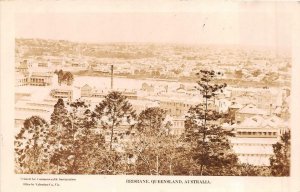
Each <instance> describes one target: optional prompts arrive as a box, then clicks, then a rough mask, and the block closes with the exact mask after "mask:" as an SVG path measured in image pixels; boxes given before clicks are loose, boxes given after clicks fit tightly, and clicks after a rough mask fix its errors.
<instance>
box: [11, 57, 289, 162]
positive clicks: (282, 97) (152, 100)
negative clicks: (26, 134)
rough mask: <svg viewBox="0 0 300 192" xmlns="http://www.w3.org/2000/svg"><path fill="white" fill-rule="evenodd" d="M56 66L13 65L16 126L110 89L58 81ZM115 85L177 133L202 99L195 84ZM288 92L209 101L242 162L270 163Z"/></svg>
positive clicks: (251, 92) (253, 92)
mask: <svg viewBox="0 0 300 192" xmlns="http://www.w3.org/2000/svg"><path fill="white" fill-rule="evenodd" d="M73 63H74V62H73ZM75 63H76V62H75ZM65 65H68V64H65ZM70 67H74V66H70ZM75 67H84V68H85V67H87V64H86V63H81V64H80V65H79V64H78V66H75ZM55 69H56V68H55V67H53V66H52V65H51V63H50V62H42V61H41V62H31V61H30V60H24V61H22V62H20V64H19V65H17V66H16V70H15V71H16V83H15V85H16V92H15V96H16V100H15V102H16V103H15V126H16V128H20V127H21V126H22V124H23V122H24V120H25V119H26V118H28V116H31V115H39V116H41V117H43V118H45V119H46V120H49V119H50V115H51V113H52V111H53V106H54V104H55V103H56V101H57V99H58V98H63V99H65V100H67V101H73V100H75V99H78V98H82V99H83V100H85V101H87V102H89V103H90V104H91V106H93V107H94V106H95V105H96V104H98V103H99V102H100V101H101V100H103V98H104V97H105V95H107V94H108V93H109V92H110V91H111V90H112V89H102V88H96V87H94V86H92V85H88V84H85V85H83V86H81V87H76V86H67V85H57V75H55V74H54V71H55ZM114 90H118V91H121V92H122V93H123V95H125V96H126V97H127V98H128V99H129V101H130V103H131V104H132V105H133V107H134V109H135V110H136V111H137V113H139V112H141V111H142V110H144V109H146V108H148V107H160V108H162V109H164V110H165V111H166V112H167V115H168V117H169V118H168V120H169V121H170V122H171V127H170V132H169V133H170V134H173V135H178V136H179V135H181V134H182V133H183V132H184V121H185V115H186V114H187V112H188V110H189V108H190V107H191V106H194V105H197V104H199V103H200V102H201V101H202V97H201V96H200V95H199V92H198V91H197V90H196V89H195V87H194V85H190V84H180V83H179V82H177V83H169V82H167V81H165V82H163V83H158V84H153V83H146V82H144V83H142V84H141V86H140V89H138V90H130V89H114ZM289 95H290V91H289V88H288V87H287V88H268V87H264V88H250V87H247V88H242V87H227V88H226V90H225V91H224V92H223V93H220V94H219V95H218V97H216V98H214V99H213V100H210V101H209V104H208V107H209V108H210V109H214V110H217V111H219V112H220V113H226V114H228V119H227V121H226V122H222V126H223V127H224V128H226V129H232V130H233V131H234V132H235V134H236V136H235V137H233V138H231V139H230V141H231V143H232V145H233V149H234V151H235V152H236V154H237V155H238V157H239V159H240V161H241V162H244V163H251V164H254V165H268V164H269V158H270V156H271V155H272V154H273V151H272V144H274V143H276V142H277V141H278V140H279V137H280V135H282V133H284V132H286V131H287V130H288V129H289V124H288V121H289V97H290V96H289ZM122 126H123V127H121V128H120V130H119V133H118V135H119V137H122V138H123V137H124V138H126V137H125V136H124V134H125V132H126V131H125V132H124V130H125V128H126V127H127V126H128V125H122ZM123 129H124V130H123Z"/></svg>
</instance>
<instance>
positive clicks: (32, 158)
mask: <svg viewBox="0 0 300 192" xmlns="http://www.w3.org/2000/svg"><path fill="white" fill-rule="evenodd" d="M48 127H49V126H48V123H47V122H46V121H45V120H44V119H42V118H41V117H38V116H32V117H30V118H28V119H26V120H25V121H24V126H23V127H22V128H21V130H20V132H19V133H18V134H17V136H16V137H15V152H16V163H17V165H18V168H19V170H16V171H17V172H18V173H23V174H41V173H47V167H48V158H49V144H48Z"/></svg>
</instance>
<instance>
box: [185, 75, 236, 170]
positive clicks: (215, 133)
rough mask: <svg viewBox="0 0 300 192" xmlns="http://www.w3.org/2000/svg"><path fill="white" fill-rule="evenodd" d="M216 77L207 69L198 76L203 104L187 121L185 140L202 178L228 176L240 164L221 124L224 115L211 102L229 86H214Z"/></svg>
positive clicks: (199, 105)
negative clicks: (188, 144) (206, 176)
mask: <svg viewBox="0 0 300 192" xmlns="http://www.w3.org/2000/svg"><path fill="white" fill-rule="evenodd" d="M216 75H220V73H215V72H214V71H208V70H200V73H197V76H198V77H199V80H198V81H197V84H198V86H197V87H196V88H197V89H198V90H199V92H200V94H201V95H202V96H203V101H202V103H200V104H198V105H196V106H192V107H191V108H190V109H189V111H188V114H187V116H186V120H185V137H186V141H187V142H189V143H190V151H191V157H192V158H193V159H194V160H195V161H196V162H197V164H198V165H199V167H198V171H197V174H200V175H225V174H226V170H229V169H230V168H231V167H230V166H232V165H234V164H236V163H237V156H236V155H235V154H234V153H233V151H232V150H231V145H230V143H229V140H228V137H229V136H233V134H232V132H231V131H228V130H225V129H223V128H222V127H221V126H220V125H219V121H220V119H221V118H222V114H220V113H218V112H217V111H216V110H215V109H214V107H213V103H212V102H211V101H212V100H213V99H214V98H215V97H216V95H217V94H218V93H219V92H222V89H224V88H225V87H226V84H213V82H212V81H213V80H214V78H215V77H216Z"/></svg>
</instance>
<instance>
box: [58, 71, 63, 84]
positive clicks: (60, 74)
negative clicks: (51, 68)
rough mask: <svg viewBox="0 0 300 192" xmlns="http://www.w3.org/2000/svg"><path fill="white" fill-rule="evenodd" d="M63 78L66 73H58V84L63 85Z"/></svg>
mask: <svg viewBox="0 0 300 192" xmlns="http://www.w3.org/2000/svg"><path fill="white" fill-rule="evenodd" d="M63 76H64V72H63V70H59V71H58V72H57V81H58V84H59V85H61V83H62V81H63Z"/></svg>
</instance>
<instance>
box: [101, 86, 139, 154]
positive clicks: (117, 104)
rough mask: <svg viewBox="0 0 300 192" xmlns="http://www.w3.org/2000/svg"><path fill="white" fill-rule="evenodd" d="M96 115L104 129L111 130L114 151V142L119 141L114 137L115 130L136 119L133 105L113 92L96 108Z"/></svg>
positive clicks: (116, 92) (111, 142) (110, 146)
mask: <svg viewBox="0 0 300 192" xmlns="http://www.w3.org/2000/svg"><path fill="white" fill-rule="evenodd" d="M95 113H96V115H97V118H98V120H100V122H101V125H102V127H103V128H104V129H109V130H110V141H109V143H110V144H109V148H110V150H112V149H113V147H112V144H113V141H114V140H116V139H117V138H116V137H114V132H115V129H117V128H118V127H119V126H120V125H122V124H124V123H128V124H130V122H131V121H132V120H134V119H135V118H136V114H135V110H134V109H133V108H132V105H131V104H130V103H129V102H128V100H127V98H126V97H125V96H124V95H122V93H121V92H118V91H112V92H110V93H109V94H108V95H106V96H105V98H104V100H103V101H102V102H100V103H99V104H98V105H97V106H96V108H95Z"/></svg>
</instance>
